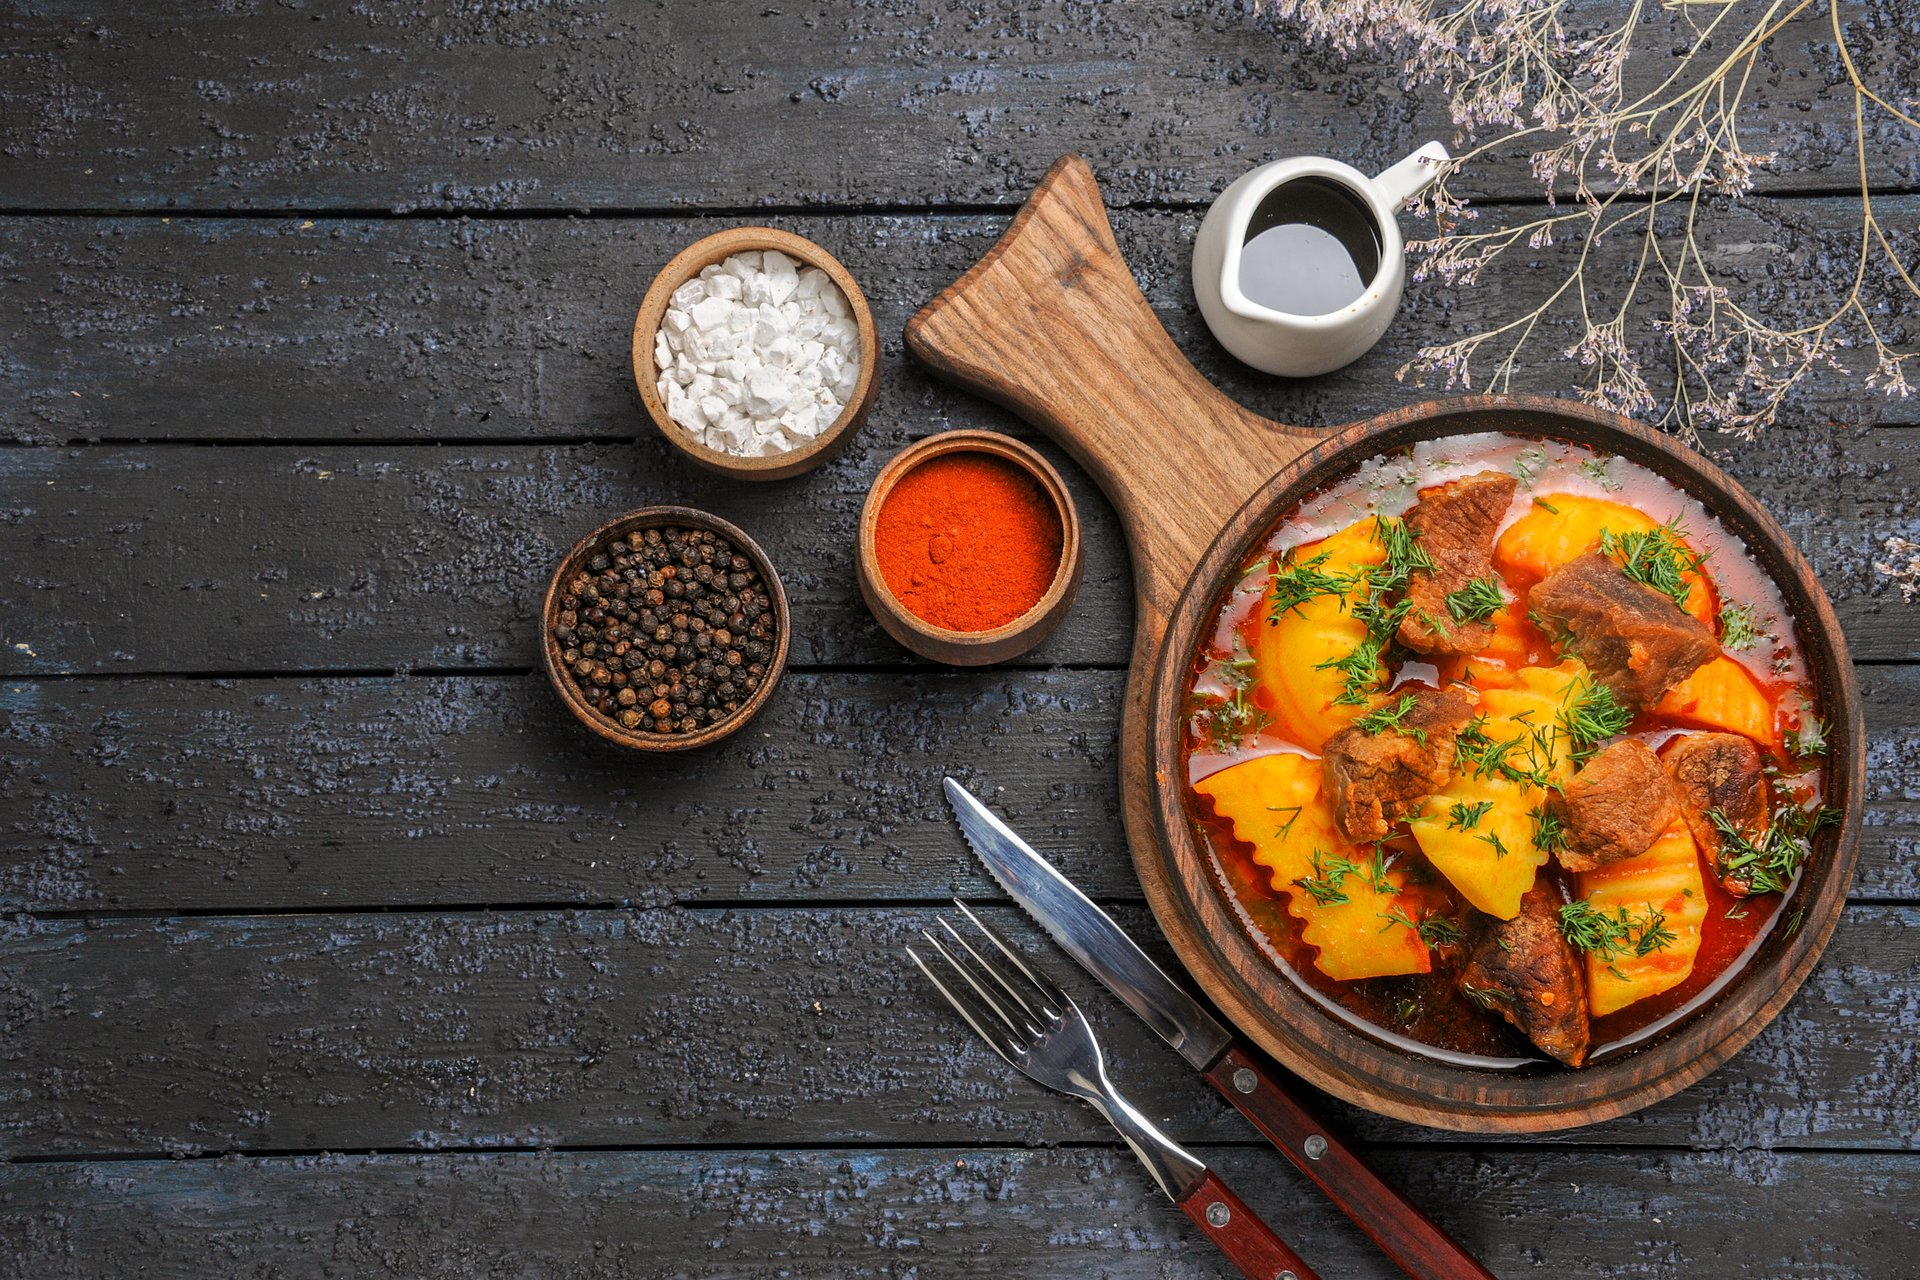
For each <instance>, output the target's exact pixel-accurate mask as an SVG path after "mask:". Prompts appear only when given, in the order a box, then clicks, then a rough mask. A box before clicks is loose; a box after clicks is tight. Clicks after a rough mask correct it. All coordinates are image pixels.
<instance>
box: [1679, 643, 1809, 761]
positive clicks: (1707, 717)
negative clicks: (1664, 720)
mask: <svg viewBox="0 0 1920 1280" xmlns="http://www.w3.org/2000/svg"><path fill="white" fill-rule="evenodd" d="M1654 710H1655V711H1656V712H1658V713H1659V714H1661V715H1663V716H1672V717H1673V718H1674V719H1676V720H1684V721H1686V722H1688V723H1689V724H1697V725H1701V726H1704V727H1706V728H1710V729H1725V730H1726V731H1727V732H1728V733H1738V734H1742V735H1744V736H1746V737H1748V738H1751V739H1753V741H1754V743H1755V744H1756V745H1757V746H1760V747H1768V748H1770V747H1777V746H1778V745H1779V743H1780V735H1779V731H1778V729H1777V728H1776V726H1775V724H1774V712H1773V702H1772V700H1771V699H1769V698H1768V697H1767V695H1766V694H1765V693H1763V692H1761V689H1760V686H1759V684H1758V683H1756V682H1755V681H1754V678H1753V675H1752V673H1750V672H1749V671H1748V670H1747V669H1746V668H1745V667H1744V666H1742V665H1741V664H1740V663H1738V662H1736V661H1735V660H1734V659H1732V658H1729V657H1727V656H1726V655H1724V654H1722V655H1721V656H1720V657H1718V658H1715V659H1714V660H1713V661H1712V662H1709V663H1708V664H1707V665H1706V666H1704V667H1701V668H1700V669H1699V670H1697V671H1695V672H1694V673H1693V674H1692V675H1690V676H1688V677H1687V678H1686V679H1685V680H1682V681H1681V682H1680V683H1679V684H1677V685H1675V686H1673V688H1671V689H1669V690H1667V696H1666V697H1664V698H1662V699H1660V702H1659V705H1657V706H1656V707H1655V708H1654Z"/></svg>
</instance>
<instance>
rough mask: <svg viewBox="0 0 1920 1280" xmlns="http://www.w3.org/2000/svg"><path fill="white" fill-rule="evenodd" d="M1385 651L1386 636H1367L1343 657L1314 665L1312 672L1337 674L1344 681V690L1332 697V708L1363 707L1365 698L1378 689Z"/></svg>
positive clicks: (1371, 634) (1370, 633) (1368, 634)
mask: <svg viewBox="0 0 1920 1280" xmlns="http://www.w3.org/2000/svg"><path fill="white" fill-rule="evenodd" d="M1386 648H1387V640H1386V637H1385V636H1376V635H1374V634H1373V633H1372V632H1368V633H1367V635H1366V637H1365V638H1364V639H1362V640H1361V641H1360V643H1359V644H1357V645H1355V646H1354V647H1353V649H1352V650H1351V651H1349V652H1348V654H1347V656H1346V657H1344V658H1329V659H1328V660H1327V661H1325V662H1321V663H1316V664H1315V665H1314V670H1315V671H1338V672H1339V673H1340V677H1341V679H1342V681H1344V687H1343V688H1342V689H1341V690H1340V692H1339V694H1338V695H1336V696H1335V697H1334V699H1333V705H1335V706H1336V707H1364V706H1365V705H1366V704H1367V695H1368V694H1370V693H1372V692H1373V691H1374V690H1375V689H1376V688H1377V687H1379V684H1380V680H1381V675H1382V668H1381V663H1380V657H1381V655H1382V654H1383V653H1384V652H1385V651H1386Z"/></svg>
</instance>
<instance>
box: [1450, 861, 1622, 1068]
mask: <svg viewBox="0 0 1920 1280" xmlns="http://www.w3.org/2000/svg"><path fill="white" fill-rule="evenodd" d="M1476 914H1477V913H1476ZM1472 945H1473V953H1472V955H1471V956H1469V957H1468V959H1467V964H1466V967H1465V968H1464V969H1462V970H1461V972H1460V989H1461V990H1462V991H1464V992H1465V993H1466V994H1467V996H1468V997H1469V998H1470V999H1472V1000H1473V1001H1474V1003H1476V1004H1478V1005H1480V1006H1482V1007H1483V1008H1486V1009H1489V1010H1491V1011H1492V1012H1494V1013H1497V1014H1499V1015H1500V1016H1501V1017H1503V1018H1505V1019H1506V1020H1507V1021H1508V1022H1510V1023H1512V1024H1513V1025H1514V1027H1515V1028H1517V1029H1518V1030H1519V1032H1520V1034H1521V1035H1523V1036H1525V1037H1526V1038H1527V1039H1529V1040H1531V1041H1533V1043H1534V1044H1536V1045H1538V1046H1539V1047H1540V1049H1541V1051H1542V1052H1545V1053H1548V1054H1551V1055H1552V1056H1553V1057H1555V1058H1557V1059H1559V1060H1560V1061H1561V1062H1564V1063H1566V1064H1567V1065H1568V1066H1570V1067H1577V1066H1579V1065H1580V1064H1581V1063H1583V1062H1585V1061H1586V1060H1587V1045H1588V1042H1589V1040H1590V1038H1591V1035H1592V1027H1591V1021H1592V1019H1591V1018H1590V1016H1589V1013H1588V1005H1587V979H1586V973H1585V971H1584V970H1583V969H1582V968H1581V965H1580V958H1579V957H1578V956H1576V955H1574V953H1573V948H1572V947H1571V946H1569V945H1568V944H1567V940H1566V938H1564V937H1563V936H1561V933H1560V894H1559V893H1558V892H1557V891H1556V890H1555V889H1554V887H1553V885H1552V884H1551V883H1549V882H1548V881H1547V880H1546V878H1545V877H1541V878H1539V879H1536V880H1535V881H1534V882H1533V888H1531V889H1529V890H1527V893H1526V896H1525V897H1523V898H1521V899H1520V914H1519V915H1517V916H1515V917H1514V918H1513V919H1511V920H1496V919H1494V918H1493V917H1492V916H1480V917H1479V923H1478V928H1477V930H1476V932H1475V935H1474V937H1473V940H1472Z"/></svg>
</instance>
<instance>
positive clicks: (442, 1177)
mask: <svg viewBox="0 0 1920 1280" xmlns="http://www.w3.org/2000/svg"><path fill="white" fill-rule="evenodd" d="M1200 1154H1201V1155H1202V1156H1203V1157H1204V1158H1206V1159H1207V1160H1208V1161H1209V1162H1210V1163H1213V1164H1217V1165H1218V1166H1219V1167H1220V1168H1221V1169H1222V1170H1223V1171H1224V1173H1225V1174H1226V1176H1227V1178H1228V1179H1229V1180H1230V1181H1231V1182H1232V1183H1233V1185H1234V1186H1235V1187H1236V1188H1237V1189H1238V1190H1239V1191H1240V1193H1241V1195H1242V1196H1243V1197H1244V1198H1245V1199H1247V1200H1248V1201H1249V1202H1250V1203H1251V1204H1252V1205H1253V1206H1254V1208H1255V1209H1257V1210H1259V1211H1260V1212H1262V1214H1263V1215H1265V1216H1268V1217H1269V1219H1270V1220H1271V1221H1273V1222H1275V1223H1276V1224H1277V1225H1278V1227H1279V1229H1280V1230H1281V1232H1282V1234H1283V1235H1285V1236H1286V1237H1287V1239H1288V1240H1289V1241H1290V1242H1291V1243H1293V1244H1294V1245H1296V1246H1297V1247H1298V1248H1299V1249H1300V1251H1301V1253H1302V1254H1303V1255H1305V1258H1306V1260H1307V1261H1308V1262H1309V1263H1310V1264H1312V1265H1314V1266H1316V1267H1319V1268H1321V1272H1322V1274H1323V1275H1325V1276H1327V1277H1329V1278H1330V1280H1331V1278H1333V1277H1338V1278H1339V1280H1386V1278H1387V1277H1389V1276H1396V1275H1398V1273H1397V1272H1395V1271H1393V1270H1392V1268H1391V1267H1389V1266H1388V1265H1387V1263H1386V1261H1385V1259H1383V1258H1382V1257H1381V1256H1380V1255H1379V1254H1378V1253H1376V1252H1374V1251H1373V1249H1372V1247H1371V1246H1370V1245H1368V1243H1367V1242H1366V1241H1365V1240H1364V1239H1363V1238H1361V1237H1360V1235H1359V1233H1358V1232H1356V1231H1355V1230H1354V1229H1353V1228H1352V1227H1351V1226H1350V1225H1348V1224H1347V1223H1346V1221H1345V1220H1344V1219H1341V1218H1339V1217H1337V1216H1336V1215H1334V1214H1333V1212H1332V1210H1331V1209H1330V1208H1329V1207H1328V1206H1327V1205H1326V1204H1325V1202H1324V1201H1322V1200H1320V1199H1319V1198H1318V1197H1317V1196H1315V1195H1313V1194H1312V1191H1311V1188H1309V1187H1308V1185H1307V1184H1306V1181H1305V1180H1304V1179H1302V1178H1301V1177H1299V1175H1297V1174H1295V1173H1294V1171H1293V1170H1292V1169H1291V1168H1290V1167H1289V1166H1287V1165H1286V1163H1285V1162H1284V1161H1283V1160H1281V1158H1280V1157H1279V1156H1277V1155H1275V1154H1274V1153H1273V1152H1271V1151H1264V1150H1259V1149H1251V1150H1250V1149H1245V1148H1233V1147H1206V1148H1202V1149H1201V1151H1200ZM1379 1160H1380V1163H1381V1164H1382V1166H1383V1167H1384V1171H1385V1172H1386V1173H1387V1174H1388V1176H1389V1177H1391V1178H1393V1179H1394V1180H1395V1181H1396V1182H1397V1183H1398V1184H1399V1185H1401V1186H1404V1187H1405V1188H1406V1189H1407V1191H1408V1193H1409V1194H1410V1195H1411V1196H1412V1197H1413V1198H1414V1199H1415V1200H1417V1201H1419V1202H1421V1203H1422V1204H1424V1205H1425V1206H1426V1207H1428V1209H1429V1210H1430V1211H1431V1212H1432V1214H1433V1216H1434V1217H1435V1218H1436V1219H1438V1220H1439V1221H1440V1222H1441V1223H1442V1224H1443V1225H1444V1226H1446V1227H1448V1228H1449V1229H1450V1230H1452V1231H1454V1232H1456V1233H1458V1235H1459V1236H1460V1237H1461V1238H1462V1239H1463V1240H1464V1241H1465V1242H1466V1243H1467V1244H1468V1245H1469V1246H1471V1247H1472V1248H1473V1249H1474V1250H1475V1251H1476V1252H1477V1253H1478V1254H1479V1256H1480V1257H1481V1258H1482V1259H1483V1260H1484V1261H1485V1262H1486V1263H1487V1264H1488V1266H1489V1267H1491V1268H1492V1269H1493V1270H1494V1271H1495V1272H1496V1273H1497V1274H1500V1275H1503V1276H1519V1275H1531V1274H1535V1273H1539V1274H1547V1275H1564V1276H1581V1277H1593V1278H1594V1280H1643V1278H1644V1277H1649V1276H1654V1277H1665V1276H1714V1277H1726V1278H1727V1280H1763V1278H1764V1280H1775V1278H1777V1280H1804V1277H1808V1276H1821V1277H1859V1276H1869V1275H1876V1274H1892V1273H1890V1272H1886V1271H1884V1270H1882V1269H1881V1267H1880V1264H1881V1262H1882V1260H1884V1259H1886V1258H1888V1257H1893V1256H1899V1255H1900V1254H1901V1253H1902V1251H1903V1250H1904V1249H1906V1248H1907V1247H1908V1245H1909V1244H1910V1242H1911V1240H1912V1238H1913V1235H1914V1233H1915V1231H1916V1230H1920V1160H1916V1159H1915V1157H1913V1156H1911V1155H1897V1156H1896V1155H1868V1154H1808V1153H1790V1154H1779V1155H1772V1154H1765V1153H1755V1152H1747V1153H1730V1152H1713V1151H1708V1152H1664V1151H1577V1150H1559V1151H1554V1150H1519V1151H1502V1152H1499V1153H1498V1154H1496V1155H1481V1154H1475V1153H1472V1152H1464V1151H1447V1150H1433V1151H1427V1150H1393V1151H1385V1152H1381V1153H1379ZM1547 1192H1550V1193H1551V1194H1553V1195H1554V1196H1555V1197H1556V1198H1558V1199H1560V1200H1561V1202H1562V1208H1561V1209H1560V1210H1559V1211H1558V1212H1556V1213H1554V1214H1553V1215H1552V1216H1551V1219H1550V1220H1549V1219H1547V1218H1545V1217H1543V1216H1542V1215H1541V1214H1540V1213H1539V1209H1538V1205H1539V1197H1540V1196H1541V1195H1542V1194H1543V1193H1547ZM0 1207H3V1208H4V1210H5V1212H4V1213H3V1214H0V1250H4V1251H5V1252H6V1253H7V1255H8V1256H10V1257H12V1258H14V1259H17V1260H19V1261H20V1263H21V1264H22V1266H23V1267H24V1268H25V1270H24V1271H23V1274H30V1275H33V1276H36V1277H44V1278H45V1280H64V1278H67V1277H73V1278H75V1280H80V1278H83V1277H86V1278H90V1277H93V1276H97V1275H141V1276H152V1277H155V1278H156V1280H200V1277H203V1276H205V1275H207V1274H209V1272H210V1271H212V1270H219V1271H221V1272H222V1273H224V1274H233V1275H250V1274H256V1273H264V1274H271V1275H274V1276H276V1277H282V1278H284V1280H306V1278H308V1277H311V1278H313V1280H320V1278H321V1277H338V1276H368V1275H376V1274H390V1275H405V1276H410V1277H449V1278H455V1277H457V1278H459V1280H466V1278H467V1277H472V1276H561V1275H564V1276H568V1277H575V1278H576V1280H591V1278H595V1277H609V1278H611V1277H622V1278H624V1277H630V1276H637V1275H647V1276H656V1275H659V1276H665V1275H672V1276H684V1277H702V1278H710V1280H719V1278H721V1277H744V1276H765V1275H783V1276H822V1277H824V1276H833V1277H843V1276H901V1275H928V1274H937V1275H939V1276H981V1277H1004V1276H1006V1275H1008V1274H1010V1273H1015V1272H1017V1273H1022V1274H1034V1275H1075V1276H1101V1277H1109V1278H1111V1280H1136V1278H1137V1280H1149V1278H1151V1280H1200V1277H1217V1278H1220V1280H1224V1278H1225V1277H1227V1276H1230V1275H1233V1274H1234V1273H1233V1272H1232V1271H1231V1270H1230V1269H1229V1268H1228V1267H1227V1266H1226V1264H1225V1263H1224V1262H1223V1261H1222V1260H1221V1259H1220V1257H1219V1256H1218V1255H1217V1254H1215V1253H1214V1252H1213V1251H1212V1250H1211V1248H1210V1247H1209V1246H1208V1245H1207V1244H1206V1243H1205V1241H1203V1240H1201V1239H1199V1238H1198V1236H1197V1235H1196V1234H1195V1233H1194V1232H1193V1230H1192V1229H1191V1228H1190V1227H1189V1225H1188V1224H1187V1221H1186V1219H1185V1218H1183V1217H1181V1216H1180V1214H1179V1213H1178V1212H1177V1211H1176V1210H1174V1209H1173V1208H1172V1206H1170V1205H1168V1204H1167V1203H1166V1201H1165V1200H1164V1199H1163V1198H1161V1197H1160V1196H1159V1193H1158V1192H1156V1191H1153V1190H1152V1189H1151V1188H1150V1187H1149V1185H1148V1184H1147V1183H1146V1181H1145V1179H1144V1177H1143V1175H1142V1174H1141V1172H1140V1170H1139V1169H1138V1167H1137V1166H1135V1165H1134V1164H1133V1163H1132V1158H1131V1157H1130V1156H1128V1155H1127V1154H1126V1153H1125V1152H1124V1151H1115V1150H1112V1149H1110V1148H1094V1149H1087V1148H1067V1149H1061V1150H1041V1151H1033V1150H1020V1149H1006V1148H986V1149H981V1148H946V1149H933V1150H914V1151H893V1150H872V1149H863V1148H837V1149H834V1148H830V1149H823V1150H807V1151H778V1150H774V1151H769V1150H760V1149H749V1150H740V1151H714V1152H677V1151H669V1152H557V1153H555V1152H549V1153H526V1154H521V1153H502V1154H464V1155H443V1156H393V1155H329V1156H319V1157H301V1158H292V1159H230V1160H190V1161H178V1162H176V1161H134V1162H114V1163H73V1164H54V1165H45V1164H35V1165H15V1166H12V1167H0ZM1549 1223H1550V1225H1549ZM1768 1223H1773V1224H1778V1226H1779V1227H1780V1228H1781V1229H1780V1230H1767V1229H1765V1228H1764V1226H1762V1225H1759V1224H1768ZM1789 1224H1793V1226H1794V1227H1795V1228H1796V1229H1787V1227H1788V1225H1789ZM1803 1226H1804V1227H1811V1228H1813V1229H1811V1230H1807V1229H1798V1228H1800V1227H1803Z"/></svg>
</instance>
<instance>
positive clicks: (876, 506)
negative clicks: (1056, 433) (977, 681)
mask: <svg viewBox="0 0 1920 1280" xmlns="http://www.w3.org/2000/svg"><path fill="white" fill-rule="evenodd" d="M859 544H860V545H859V553H858V555H857V556H856V557H855V565H856V567H857V573H858V576H859V580H860V594H861V596H862V597H864V598H865V600H866V602H867V607H868V608H869V609H871V610H872V611H873V616H874V618H875V619H876V620H877V621H878V622H879V623H880V625H881V627H882V628H884V629H885V630H886V632H887V634H888V635H890V636H892V637H893V638H894V639H895V640H898V641H899V642H900V643H901V644H903V645H905V646H906V647H907V648H908V649H911V650H912V651H913V652H915V653H917V654H919V655H920V656H921V657H923V658H931V659H933V660H934V661H935V662H944V663H948V664H949V665H952V666H962V667H978V666H986V665H987V664H989V663H994V662H1005V661H1007V660H1008V659H1009V658H1015V657H1018V656H1019V655H1021V654H1023V653H1026V652H1027V651H1028V650H1030V649H1032V648H1033V647H1034V646H1035V645H1037V644H1039V643H1040V642H1041V641H1042V640H1045V639H1046V638H1047V637H1048V636H1049V635H1051V634H1052V633H1053V631H1054V629H1055V628H1056V627H1058V626H1059V625H1060V623H1061V621H1062V620H1063V619H1064V618H1065V617H1066V616H1067V611H1068V610H1069V609H1070V608H1072V606H1073V599H1074V596H1076V595H1077V594H1078V593H1079V591H1080V565H1081V561H1080V516H1079V513H1078V512H1077V511H1076V510H1075V509H1074V505H1073V498H1072V497H1071V495H1069V494H1068V492H1067V487H1066V485H1065V483H1063V482H1062V481H1061V479H1060V474H1059V472H1057V471H1055V470H1054V469H1053V467H1052V466H1051V465H1050V464H1049V463H1048V462H1047V460H1046V459H1045V458H1043V457H1041V456H1040V455H1039V454H1038V453H1037V452H1035V451H1034V450H1033V449H1031V448H1029V447H1028V446H1027V445H1024V444H1022V443H1020V442H1019V441H1018V440H1015V439H1012V438H1011V437H1008V436H1003V435H1000V434H999V433H997V432H993V431H947V432H942V433H941V434H939V435H936V436H929V437H927V438H926V439H925V440H921V441H919V442H917V443H915V444H912V445H909V446H908V447H907V448H905V449H903V450H901V451H900V453H899V454H897V455H896V456H895V457H894V459H893V460H892V461H891V462H889V463H888V464H887V465H886V466H885V467H884V468H882V469H881V472H880V474H879V476H878V477H877V478H876V479H875V480H874V482H873V488H872V489H871V490H869V491H868V493H867V502H866V506H865V508H864V509H863V510H862V512H861V514H860V536H859Z"/></svg>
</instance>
